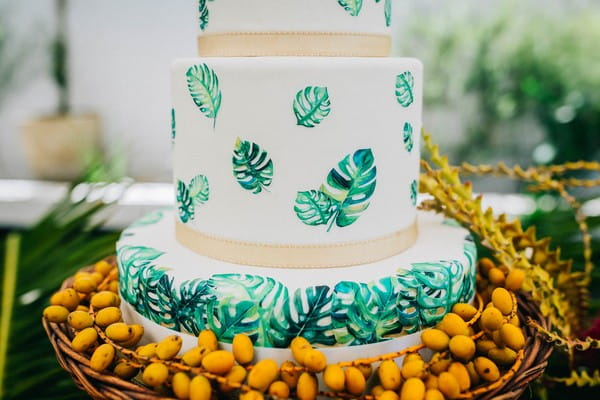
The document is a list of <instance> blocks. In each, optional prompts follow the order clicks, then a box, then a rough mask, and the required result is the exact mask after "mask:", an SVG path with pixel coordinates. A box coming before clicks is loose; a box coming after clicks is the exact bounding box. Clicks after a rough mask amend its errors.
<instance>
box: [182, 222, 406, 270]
mask: <svg viewBox="0 0 600 400" xmlns="http://www.w3.org/2000/svg"><path fill="white" fill-rule="evenodd" d="M175 236H176V238H177V241H178V242H179V243H181V244H182V245H184V246H185V247H187V248H189V249H190V250H192V251H194V252H196V253H198V254H200V255H203V256H206V257H210V258H214V259H217V260H221V261H227V262H231V263H235V264H242V265H250V266H257V267H274V268H333V267H348V266H353V265H360V264H369V263H372V262H376V261H380V260H383V259H386V258H389V257H392V256H394V255H396V254H399V253H401V252H403V251H404V250H406V249H408V248H409V247H410V246H412V245H413V244H414V243H415V241H416V240H417V223H416V221H415V222H414V223H413V224H412V225H410V226H409V227H408V228H406V229H404V230H402V231H399V232H395V233H393V234H391V235H387V236H383V237H380V238H376V239H371V240H365V241H355V242H345V243H336V244H322V245H319V244H317V245H278V244H268V243H253V242H244V241H237V240H231V239H223V238H219V237H215V236H211V235H207V234H204V233H201V232H198V231H195V230H193V229H191V228H189V227H188V226H186V225H184V224H182V223H181V222H180V221H176V223H175Z"/></svg>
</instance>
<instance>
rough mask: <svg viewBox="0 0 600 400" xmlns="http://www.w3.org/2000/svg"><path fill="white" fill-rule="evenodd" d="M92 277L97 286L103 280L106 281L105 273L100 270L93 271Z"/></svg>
mask: <svg viewBox="0 0 600 400" xmlns="http://www.w3.org/2000/svg"><path fill="white" fill-rule="evenodd" d="M90 278H92V279H93V280H94V282H96V287H97V286H98V285H100V284H101V283H102V282H104V275H102V274H101V273H100V272H92V274H91V275H90Z"/></svg>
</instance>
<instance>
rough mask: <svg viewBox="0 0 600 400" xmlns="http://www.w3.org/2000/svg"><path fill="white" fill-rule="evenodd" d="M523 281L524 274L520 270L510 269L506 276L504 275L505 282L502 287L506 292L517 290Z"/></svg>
mask: <svg viewBox="0 0 600 400" xmlns="http://www.w3.org/2000/svg"><path fill="white" fill-rule="evenodd" d="M524 281H525V272H523V270H522V269H512V270H511V271H510V272H509V273H508V275H506V281H505V282H504V286H505V287H506V288H507V289H508V290H513V291H514V290H519V289H521V287H522V286H523V282H524Z"/></svg>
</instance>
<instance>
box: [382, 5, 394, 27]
mask: <svg viewBox="0 0 600 400" xmlns="http://www.w3.org/2000/svg"><path fill="white" fill-rule="evenodd" d="M383 12H384V15H385V26H391V25H392V0H385V4H384V5H383Z"/></svg>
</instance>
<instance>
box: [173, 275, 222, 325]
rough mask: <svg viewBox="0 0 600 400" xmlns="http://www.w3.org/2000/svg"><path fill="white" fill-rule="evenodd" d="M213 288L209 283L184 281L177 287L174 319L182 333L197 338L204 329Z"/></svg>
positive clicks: (212, 297)
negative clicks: (177, 293)
mask: <svg viewBox="0 0 600 400" xmlns="http://www.w3.org/2000/svg"><path fill="white" fill-rule="evenodd" d="M213 290H214V288H212V287H211V285H210V282H209V281H205V280H202V279H195V280H192V281H185V282H184V283H183V284H182V285H181V286H180V287H179V296H178V298H177V306H176V311H175V319H176V321H177V324H178V325H179V326H180V329H181V330H182V331H183V332H188V333H191V334H192V335H195V336H197V335H198V334H199V333H200V331H202V330H204V329H206V326H207V324H206V322H207V321H206V315H207V314H206V308H207V304H209V303H211V302H213V301H214V299H215V296H214V294H213V293H212V292H213Z"/></svg>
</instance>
